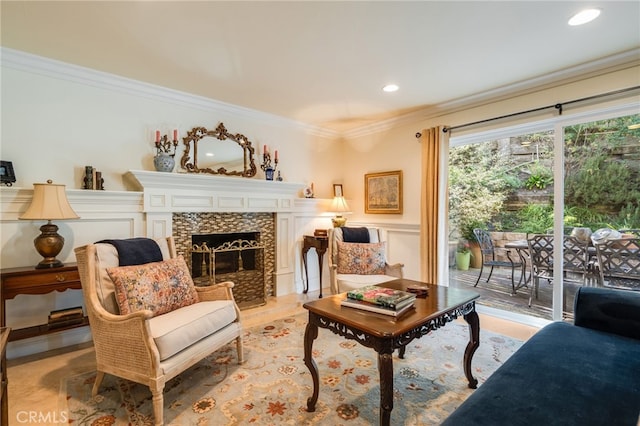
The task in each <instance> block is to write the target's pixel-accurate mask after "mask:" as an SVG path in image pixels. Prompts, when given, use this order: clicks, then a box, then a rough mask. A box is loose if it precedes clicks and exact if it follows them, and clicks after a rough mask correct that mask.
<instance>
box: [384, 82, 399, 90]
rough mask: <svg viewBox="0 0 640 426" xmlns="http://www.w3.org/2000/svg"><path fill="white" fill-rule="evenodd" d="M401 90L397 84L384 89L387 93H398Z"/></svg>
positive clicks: (388, 85)
mask: <svg viewBox="0 0 640 426" xmlns="http://www.w3.org/2000/svg"><path fill="white" fill-rule="evenodd" d="M398 89H399V87H398V85H397V84H387V85H386V86H384V87H383V88H382V90H384V91H385V92H396V91H397V90H398Z"/></svg>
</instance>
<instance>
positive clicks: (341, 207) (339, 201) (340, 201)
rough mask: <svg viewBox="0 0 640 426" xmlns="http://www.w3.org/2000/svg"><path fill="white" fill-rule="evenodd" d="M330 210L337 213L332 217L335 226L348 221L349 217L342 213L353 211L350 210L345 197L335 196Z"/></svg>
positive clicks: (337, 226)
mask: <svg viewBox="0 0 640 426" xmlns="http://www.w3.org/2000/svg"><path fill="white" fill-rule="evenodd" d="M329 211H330V212H332V213H335V214H336V217H334V218H333V219H331V222H332V223H333V227H334V228H339V227H341V226H344V225H345V224H346V223H347V218H346V217H344V216H342V215H343V214H345V213H351V212H350V211H349V205H348V204H347V200H345V199H344V197H333V201H332V202H331V208H330V209H329Z"/></svg>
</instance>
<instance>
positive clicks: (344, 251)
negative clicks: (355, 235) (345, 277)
mask: <svg viewBox="0 0 640 426" xmlns="http://www.w3.org/2000/svg"><path fill="white" fill-rule="evenodd" d="M384 250H385V243H369V244H365V243H343V242H338V273H339V274H358V275H380V274H384V272H385V255H384Z"/></svg>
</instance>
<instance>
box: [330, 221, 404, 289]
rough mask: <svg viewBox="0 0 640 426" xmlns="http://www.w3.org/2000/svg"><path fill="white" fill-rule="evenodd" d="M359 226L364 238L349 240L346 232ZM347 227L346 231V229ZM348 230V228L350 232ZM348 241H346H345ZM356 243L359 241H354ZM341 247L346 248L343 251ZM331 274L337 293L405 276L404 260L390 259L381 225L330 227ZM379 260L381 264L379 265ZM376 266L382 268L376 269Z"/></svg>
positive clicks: (333, 287) (332, 285)
mask: <svg viewBox="0 0 640 426" xmlns="http://www.w3.org/2000/svg"><path fill="white" fill-rule="evenodd" d="M349 230H357V231H360V232H361V234H360V235H361V236H362V235H364V240H360V241H359V242H360V246H359V247H357V248H356V249H354V250H351V248H352V247H354V248H355V247H356V246H357V245H358V242H357V241H349V238H346V239H345V238H344V232H347V231H349ZM343 231H344V232H343ZM347 234H348V232H347ZM345 242H346V243H347V245H346V246H345V245H343V244H342V243H345ZM350 243H355V244H350ZM341 247H342V249H343V251H341ZM328 253H329V276H330V279H331V292H332V293H333V294H337V293H342V292H345V291H349V290H353V289H356V288H361V287H364V286H367V285H376V284H381V283H383V282H387V281H391V280H395V279H398V278H402V275H403V268H404V264H402V263H395V264H392V265H391V264H389V263H387V262H386V257H385V245H384V241H383V239H382V237H381V235H380V230H379V229H378V228H346V227H345V228H340V227H338V228H333V229H330V230H329V248H328ZM376 264H378V266H379V267H378V268H376V266H375V265H376ZM373 269H378V271H375V270H373Z"/></svg>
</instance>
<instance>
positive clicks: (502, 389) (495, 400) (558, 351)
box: [443, 287, 640, 426]
mask: <svg viewBox="0 0 640 426" xmlns="http://www.w3.org/2000/svg"><path fill="white" fill-rule="evenodd" d="M574 313H575V319H574V324H573V325H572V324H569V323H565V322H554V323H552V324H549V325H547V326H545V327H544V328H542V329H541V330H540V331H539V332H538V333H536V334H535V335H534V336H533V337H531V339H529V340H528V341H527V342H526V343H525V344H524V345H522V347H521V348H520V349H519V350H517V351H516V352H515V353H514V354H513V355H512V356H511V357H510V358H509V359H508V360H507V361H506V362H505V363H504V364H503V365H502V366H501V367H500V368H498V370H496V372H494V373H493V374H492V375H491V376H490V377H489V378H488V379H487V381H486V382H485V383H483V384H481V385H480V386H479V387H478V389H477V390H475V391H474V393H473V394H472V395H471V396H470V397H469V398H468V399H467V400H466V401H465V402H464V403H463V404H462V405H461V406H460V407H458V409H456V410H455V411H454V412H453V413H452V414H451V415H450V416H449V417H448V418H447V419H446V420H445V422H444V423H443V425H446V426H471V425H487V426H496V425H509V426H518V425H523V426H524V425H526V426H538V425H540V426H542V425H544V426H549V425H562V426H568V425H576V426H578V425H580V426H590V425H593V426H603V425H615V426H637V425H640V291H625V290H613V289H604V288H589V287H582V288H580V289H579V291H578V293H577V295H576V299H575V310H574Z"/></svg>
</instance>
